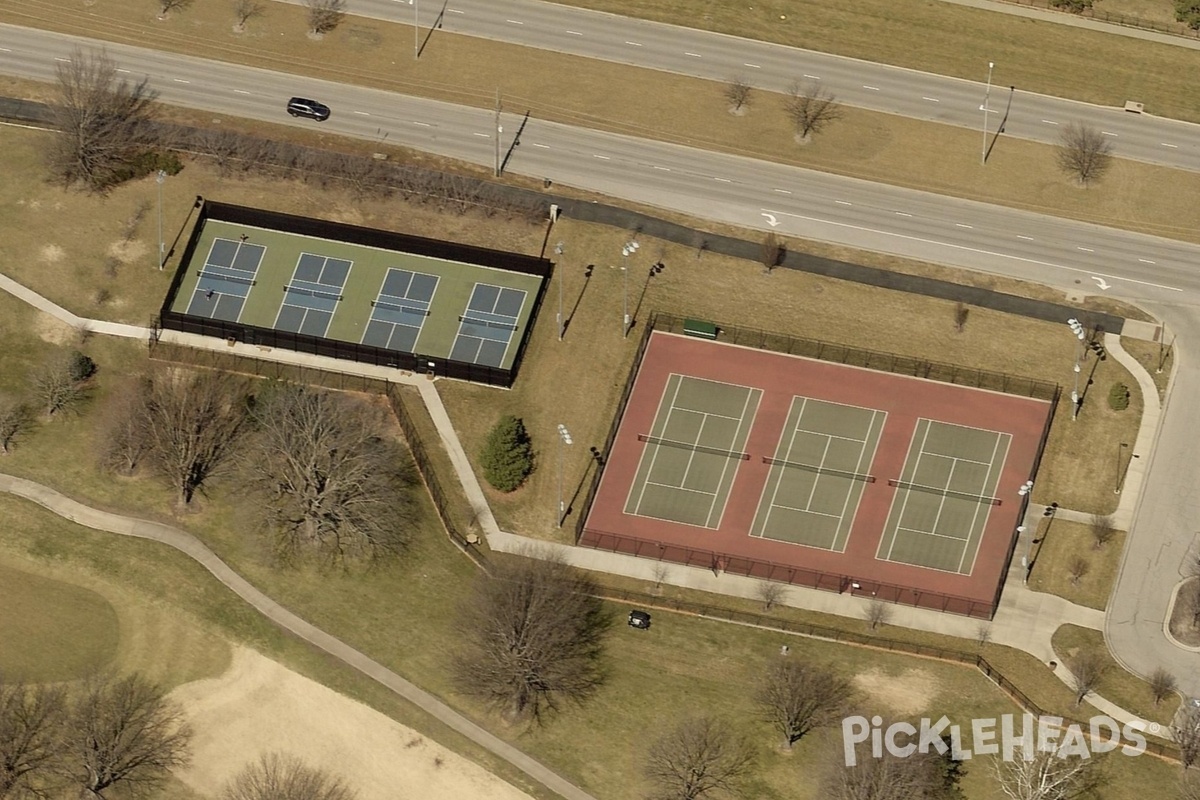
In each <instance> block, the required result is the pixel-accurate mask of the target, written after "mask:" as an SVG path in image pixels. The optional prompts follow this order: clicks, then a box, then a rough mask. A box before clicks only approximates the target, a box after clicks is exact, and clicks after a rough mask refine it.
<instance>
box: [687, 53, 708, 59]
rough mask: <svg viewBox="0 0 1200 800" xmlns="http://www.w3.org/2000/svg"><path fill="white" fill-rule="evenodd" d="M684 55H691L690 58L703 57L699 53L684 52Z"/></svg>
mask: <svg viewBox="0 0 1200 800" xmlns="http://www.w3.org/2000/svg"><path fill="white" fill-rule="evenodd" d="M684 55H685V56H691V57H692V58H704V56H702V55H700V54H699V53H684Z"/></svg>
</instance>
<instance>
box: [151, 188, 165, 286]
mask: <svg viewBox="0 0 1200 800" xmlns="http://www.w3.org/2000/svg"><path fill="white" fill-rule="evenodd" d="M166 179H167V173H166V172H164V171H163V170H161V169H160V170H159V171H158V175H157V176H155V178H154V182H155V183H157V184H158V268H159V269H160V270H161V269H162V268H163V264H164V263H166V260H167V258H166V249H167V246H166V243H165V242H164V241H163V229H162V228H163V211H162V187H163V182H164V181H166Z"/></svg>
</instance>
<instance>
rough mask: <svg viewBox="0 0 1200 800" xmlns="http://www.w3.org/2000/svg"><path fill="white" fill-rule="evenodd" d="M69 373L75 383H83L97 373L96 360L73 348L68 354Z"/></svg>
mask: <svg viewBox="0 0 1200 800" xmlns="http://www.w3.org/2000/svg"><path fill="white" fill-rule="evenodd" d="M67 374H69V375H70V376H71V380H73V381H75V383H82V382H83V381H86V380H87V379H88V378H90V377H92V376H93V375H95V374H96V362H95V361H92V359H90V358H89V357H87V356H85V355H84V354H83V353H81V352H79V351H78V350H72V351H71V355H69V356H67Z"/></svg>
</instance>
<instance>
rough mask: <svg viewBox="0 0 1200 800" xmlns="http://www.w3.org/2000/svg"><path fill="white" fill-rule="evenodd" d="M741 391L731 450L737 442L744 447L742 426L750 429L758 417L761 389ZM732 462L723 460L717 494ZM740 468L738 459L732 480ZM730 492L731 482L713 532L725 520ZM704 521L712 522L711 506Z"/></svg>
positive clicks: (745, 387)
mask: <svg viewBox="0 0 1200 800" xmlns="http://www.w3.org/2000/svg"><path fill="white" fill-rule="evenodd" d="M742 389H744V390H745V391H746V399H745V401H744V402H743V403H742V418H741V421H740V422H738V426H737V430H735V431H734V432H733V442H731V443H730V448H731V449H732V448H733V446H734V445H737V443H738V441H741V442H742V444H741V445H740V446H741V447H745V446H746V442H747V441H749V440H750V433H749V431H747V432H746V438H745V439H742V426H743V425H746V424H747V423H749V426H750V427H751V428H753V427H754V420H755V419H757V417H758V406H759V403H761V402H762V390H761V389H754V388H752V387H749V386H743V387H742ZM751 397H753V398H754V413H753V414H750V415H749V416H747V410H748V409H749V408H750V398H751ZM732 461H733V459H732V458H727V459H725V464H724V465H723V466H722V467H721V480H719V481H718V482H717V491H718V492H720V490H721V486H722V485H724V483H725V473H726V471H728V469H729V465H730V463H731V462H732ZM740 466H741V460H740V459H739V460H738V464H736V465H735V466H734V468H733V470H734V475H733V480H737V470H738V467H740ZM732 492H733V481H730V485H729V493H727V494H726V495H725V502H724V503H723V504H722V505H721V513H720V514H718V515H717V524H716V525H713V526H711V527H712V528H713V530H720V529H721V522H722V521H723V520H724V519H725V509H727V508H729V494H730V493H732ZM716 502H717V495H713V504H714V505H715V504H716ZM706 519H708V521H709V522H712V507H711V506H710V507H709V512H708V517H706Z"/></svg>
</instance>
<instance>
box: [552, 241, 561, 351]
mask: <svg viewBox="0 0 1200 800" xmlns="http://www.w3.org/2000/svg"><path fill="white" fill-rule="evenodd" d="M554 254H555V255H556V256H561V255H562V254H563V243H562V242H559V243H558V244H556V245H554ZM554 268H555V271H557V272H558V340H559V341H560V342H561V341H562V340H563V273H562V271H561V270H559V265H558V264H555V265H554Z"/></svg>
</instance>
